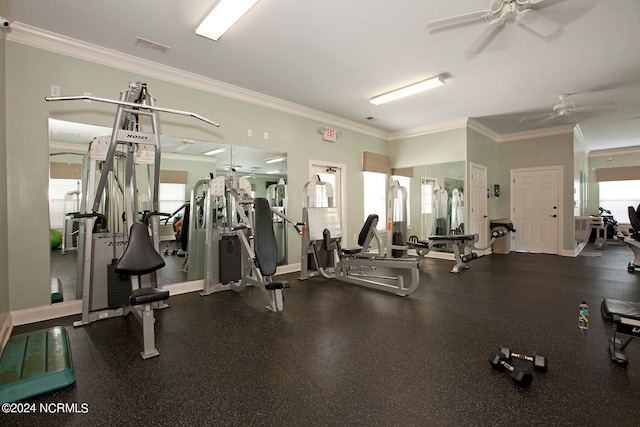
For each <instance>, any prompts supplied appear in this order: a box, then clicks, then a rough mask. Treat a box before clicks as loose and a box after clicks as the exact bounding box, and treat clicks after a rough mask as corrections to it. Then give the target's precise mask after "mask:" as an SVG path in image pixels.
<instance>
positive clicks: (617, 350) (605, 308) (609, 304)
mask: <svg viewBox="0 0 640 427" xmlns="http://www.w3.org/2000/svg"><path fill="white" fill-rule="evenodd" d="M600 309H601V310H602V315H603V316H604V318H605V319H607V320H610V321H612V322H613V337H612V338H611V339H610V340H609V351H610V352H611V361H612V362H614V363H617V364H619V365H623V366H626V365H628V364H629V361H628V360H627V355H626V354H625V353H624V350H625V348H626V347H627V345H629V343H630V342H631V340H633V339H634V338H636V337H640V303H637V302H632V301H622V300H617V299H611V298H605V299H604V300H603V301H602V304H601V305H600ZM618 334H621V335H626V336H627V338H626V339H625V341H624V342H623V341H622V340H620V339H618V338H617V335H618Z"/></svg>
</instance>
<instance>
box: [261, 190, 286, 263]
mask: <svg viewBox="0 0 640 427" xmlns="http://www.w3.org/2000/svg"><path fill="white" fill-rule="evenodd" d="M265 198H266V199H267V200H268V201H269V206H270V207H271V209H275V210H277V211H278V212H279V213H281V214H283V215H286V214H287V206H288V196H287V183H286V181H285V179H284V178H280V180H278V183H277V184H271V185H270V186H269V187H267V191H266V194H265ZM287 230H288V227H287V223H286V221H285V220H283V219H282V218H281V217H280V215H278V214H275V213H274V214H273V232H274V233H275V235H276V242H277V244H278V265H285V264H286V263H287V247H288V245H287Z"/></svg>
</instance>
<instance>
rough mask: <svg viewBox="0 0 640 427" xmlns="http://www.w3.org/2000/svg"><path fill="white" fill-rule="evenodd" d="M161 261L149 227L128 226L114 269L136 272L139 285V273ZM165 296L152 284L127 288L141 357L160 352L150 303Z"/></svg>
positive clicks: (150, 270)
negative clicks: (136, 322)
mask: <svg viewBox="0 0 640 427" xmlns="http://www.w3.org/2000/svg"><path fill="white" fill-rule="evenodd" d="M164 265H165V262H164V260H163V259H162V257H161V256H160V254H159V253H158V252H157V251H156V250H155V248H154V247H153V244H152V243H151V239H150V238H149V229H148V228H147V226H146V225H145V224H143V223H141V222H137V223H135V224H133V225H132V226H131V229H130V231H129V241H128V242H127V247H126V248H125V250H124V253H123V254H122V256H121V257H120V258H119V259H118V261H117V262H116V265H115V266H114V271H115V272H116V273H121V274H126V275H128V276H138V285H141V283H142V281H141V280H140V279H141V277H142V276H143V275H145V274H150V273H153V272H154V271H156V270H159V269H161V268H162V267H164ZM168 298H169V291H166V290H163V289H158V288H155V287H149V286H147V287H139V288H138V289H136V290H134V291H133V292H131V295H130V296H129V303H130V304H131V305H132V306H134V307H135V308H134V309H133V310H131V311H133V313H134V314H135V315H136V317H137V318H138V320H139V321H140V322H141V323H142V332H143V336H144V351H142V352H141V353H140V355H141V356H142V358H143V359H148V358H150V357H154V356H158V355H160V352H159V351H158V350H157V349H156V346H155V332H154V329H153V328H154V324H155V318H154V317H153V310H154V308H156V307H154V305H156V306H157V304H156V303H158V302H160V301H164V300H166V299H168Z"/></svg>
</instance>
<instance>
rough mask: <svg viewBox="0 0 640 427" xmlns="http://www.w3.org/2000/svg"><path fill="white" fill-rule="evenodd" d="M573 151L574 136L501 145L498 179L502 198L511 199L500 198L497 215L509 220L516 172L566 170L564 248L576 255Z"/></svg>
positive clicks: (563, 186) (562, 199)
mask: <svg viewBox="0 0 640 427" xmlns="http://www.w3.org/2000/svg"><path fill="white" fill-rule="evenodd" d="M573 150H574V148H573V133H568V134H564V135H555V136H548V137H541V138H532V139H527V140H523V141H512V142H503V143H500V147H499V150H498V153H499V160H500V163H499V164H500V167H499V168H497V171H498V175H497V176H496V179H497V182H498V183H500V189H501V192H502V194H504V195H505V196H507V197H502V196H500V198H499V199H498V202H497V210H496V214H497V215H498V216H499V217H502V218H509V217H510V213H509V209H510V203H511V201H510V198H509V197H508V195H509V194H510V192H511V182H510V178H511V170H512V169H521V168H532V167H539V166H556V165H560V166H562V168H563V175H562V177H563V178H562V188H563V191H562V194H561V195H560V200H561V201H562V209H563V217H562V226H563V235H562V243H563V244H562V247H563V249H564V250H567V251H573V250H574V247H575V243H574V236H575V232H574V228H575V221H574V218H573V179H574V174H573V167H574V153H573ZM503 185H504V186H503Z"/></svg>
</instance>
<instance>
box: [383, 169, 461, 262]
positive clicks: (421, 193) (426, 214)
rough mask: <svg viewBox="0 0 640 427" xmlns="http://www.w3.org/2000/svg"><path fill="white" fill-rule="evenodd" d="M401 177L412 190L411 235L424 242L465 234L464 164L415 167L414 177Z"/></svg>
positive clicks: (410, 204) (409, 207)
mask: <svg viewBox="0 0 640 427" xmlns="http://www.w3.org/2000/svg"><path fill="white" fill-rule="evenodd" d="M405 170H406V168H405ZM395 178H396V177H394V179H395ZM399 178H400V179H399V181H400V184H401V185H404V186H405V187H409V188H408V189H407V190H408V191H407V193H408V197H409V201H408V211H409V215H408V217H409V218H408V220H409V221H408V222H409V224H408V234H409V235H410V236H411V235H416V236H418V238H419V239H420V240H427V239H428V238H429V236H431V235H436V234H438V235H442V234H450V233H455V234H464V233H465V224H464V221H465V210H464V208H465V207H464V190H465V162H464V161H458V162H448V163H436V164H428V165H419V166H414V167H413V176H412V177H399ZM433 250H434V251H448V250H450V249H447V248H434V249H433Z"/></svg>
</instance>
